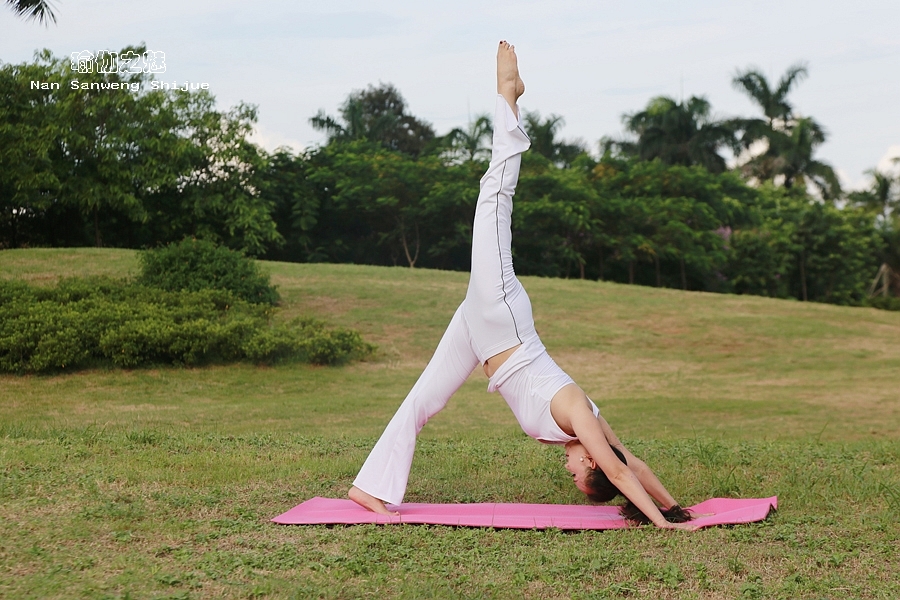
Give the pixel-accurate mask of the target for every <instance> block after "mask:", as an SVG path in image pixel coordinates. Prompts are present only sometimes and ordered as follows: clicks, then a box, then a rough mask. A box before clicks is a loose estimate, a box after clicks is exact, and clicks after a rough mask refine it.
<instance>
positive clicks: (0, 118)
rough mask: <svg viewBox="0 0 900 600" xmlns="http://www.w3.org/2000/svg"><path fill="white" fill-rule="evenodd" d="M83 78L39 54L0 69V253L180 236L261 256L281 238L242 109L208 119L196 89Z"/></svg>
mask: <svg viewBox="0 0 900 600" xmlns="http://www.w3.org/2000/svg"><path fill="white" fill-rule="evenodd" d="M145 50H146V48H145V47H144V46H129V47H126V48H124V49H123V50H122V51H121V52H120V53H119V54H126V53H132V54H134V55H140V54H141V53H142V52H144V51H145ZM86 71H91V72H76V71H73V70H72V68H71V64H70V59H69V58H68V57H66V58H57V57H55V56H53V55H52V54H51V53H50V51H49V50H45V51H43V52H42V53H40V54H39V55H38V57H37V58H36V60H35V61H34V62H33V63H25V64H19V65H10V64H2V65H0V85H2V87H3V89H4V92H5V93H4V94H3V96H2V97H0V247H3V246H10V247H18V246H21V245H56V246H63V245H68V246H80V245H89V244H90V245H95V246H100V245H113V246H125V247H141V246H152V245H156V244H157V243H159V242H169V241H174V240H178V239H181V238H183V237H184V236H185V235H188V234H190V235H203V236H204V237H210V238H213V239H217V240H219V241H222V242H223V243H226V244H228V245H229V246H232V247H235V248H240V249H243V250H246V251H248V252H251V253H261V252H262V251H263V250H264V249H265V247H266V246H267V245H277V244H278V243H280V242H281V238H280V236H279V235H278V231H277V229H276V227H275V223H274V221H273V220H272V217H271V214H270V211H271V205H270V203H269V202H268V201H266V200H264V199H261V198H260V197H259V192H258V189H259V182H258V181H257V180H256V177H257V171H258V170H259V169H260V168H261V167H262V166H263V164H264V160H263V155H262V153H261V151H260V150H259V149H258V148H257V147H256V146H255V145H253V144H251V143H250V142H249V141H248V140H247V137H248V136H249V134H250V132H251V131H252V127H253V123H254V122H255V120H256V112H255V109H254V108H253V107H251V106H247V105H244V104H240V105H238V106H237V107H235V108H234V109H232V110H230V111H224V112H223V111H218V110H216V108H215V99H214V98H213V97H212V96H211V95H210V94H209V93H208V92H207V91H206V90H194V91H183V90H163V89H148V87H149V85H148V84H149V82H150V79H152V76H151V75H148V74H144V73H124V74H123V73H119V72H112V73H100V72H99V70H98V69H86ZM32 82H37V83H38V84H42V85H44V86H46V87H44V88H43V89H37V88H35V87H34V85H33V84H32ZM91 86H94V87H91Z"/></svg>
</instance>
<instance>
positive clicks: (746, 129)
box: [732, 63, 841, 199]
mask: <svg viewBox="0 0 900 600" xmlns="http://www.w3.org/2000/svg"><path fill="white" fill-rule="evenodd" d="M807 74H808V71H807V68H806V65H805V64H803V63H797V64H795V65H792V66H791V67H789V68H788V70H787V71H786V72H785V74H784V75H783V76H782V77H781V79H780V80H779V81H778V85H777V87H775V88H774V89H773V88H772V86H770V85H769V82H768V80H767V79H766V76H765V75H763V74H762V73H760V72H759V71H758V70H755V69H748V70H746V71H744V72H738V73H737V75H735V77H734V79H733V80H732V84H733V85H734V87H736V88H737V89H738V90H740V91H742V92H744V93H745V94H747V95H748V96H749V97H750V99H751V100H753V101H754V102H756V104H757V105H759V107H760V108H761V109H762V112H763V117H764V118H762V119H735V120H734V121H732V125H733V127H734V128H735V129H736V130H740V131H741V132H742V135H741V140H740V145H741V146H742V147H743V148H744V149H745V150H748V151H749V150H750V147H751V146H752V145H753V144H755V143H757V142H761V141H764V142H765V145H766V148H765V150H764V151H762V152H761V153H758V154H756V155H754V156H751V157H750V158H749V159H747V161H745V162H744V164H743V165H741V167H740V169H741V171H742V173H743V174H744V175H745V176H746V177H750V178H753V179H757V180H759V181H766V180H773V181H774V180H775V178H776V177H778V176H782V177H784V187H786V188H791V187H793V186H794V185H799V186H801V187H805V185H806V183H812V184H813V185H814V186H815V187H817V188H818V189H819V191H820V192H821V194H822V197H823V198H825V199H834V198H837V197H838V196H840V194H841V186H840V182H839V181H838V178H837V175H836V174H835V173H834V169H833V168H832V167H831V166H830V165H828V164H826V163H823V162H821V161H818V160H816V159H814V158H813V153H814V152H815V150H816V148H818V147H819V146H821V145H822V144H823V143H824V142H825V140H826V138H827V135H826V133H825V129H824V128H823V127H822V126H821V125H819V124H818V123H816V121H815V120H813V119H812V118H811V117H805V118H801V117H799V116H797V115H796V114H795V113H794V107H793V106H791V104H790V103H789V102H788V100H787V95H788V93H789V92H790V91H791V89H792V88H793V87H794V86H795V85H796V84H797V83H799V82H800V81H801V80H803V79H804V78H805V77H806V76H807Z"/></svg>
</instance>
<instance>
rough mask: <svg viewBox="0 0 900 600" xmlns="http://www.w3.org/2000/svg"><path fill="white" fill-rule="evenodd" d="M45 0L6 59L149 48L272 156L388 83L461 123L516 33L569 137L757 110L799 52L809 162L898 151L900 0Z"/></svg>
mask: <svg viewBox="0 0 900 600" xmlns="http://www.w3.org/2000/svg"><path fill="white" fill-rule="evenodd" d="M52 1H53V5H54V7H55V13H56V15H57V23H56V24H51V25H50V26H49V27H45V26H43V25H40V24H38V23H36V22H33V21H24V20H23V19H21V18H18V17H16V16H14V15H13V13H12V11H11V10H10V9H9V8H7V7H0V61H3V62H6V63H22V62H29V61H31V60H33V55H34V52H35V51H36V50H39V49H42V48H49V49H50V50H51V51H52V52H53V53H54V54H55V55H56V56H59V57H66V56H69V55H70V54H71V53H72V52H79V51H82V50H89V51H91V52H96V51H97V50H114V51H115V50H119V49H121V48H123V47H125V46H128V45H135V44H139V43H145V44H146V45H147V48H148V49H150V50H154V51H162V52H164V53H165V56H166V60H165V62H166V72H165V73H164V74H161V75H158V76H157V78H158V79H160V80H163V81H169V82H177V83H178V85H184V83H185V82H191V83H195V84H199V83H207V84H209V89H210V91H211V92H212V93H213V95H214V96H215V97H216V99H217V102H218V105H219V107H220V108H222V109H225V108H228V107H230V106H234V105H235V104H237V103H239V102H246V103H250V104H254V105H256V106H257V107H258V110H259V121H258V123H257V129H256V132H255V134H254V140H255V141H256V142H257V143H259V144H261V145H262V146H264V147H266V148H267V149H270V150H272V149H274V148H276V147H278V146H282V145H285V146H289V147H291V148H293V149H294V150H297V151H299V150H302V149H303V148H306V147H309V146H312V145H316V144H320V143H322V142H323V141H324V137H323V135H322V134H321V133H319V132H317V131H315V130H313V129H312V127H311V126H310V124H309V118H310V117H312V116H313V115H315V114H316V113H317V112H318V111H319V110H322V109H324V110H325V112H327V113H328V114H332V115H336V114H337V113H338V109H339V107H340V105H341V103H342V102H343V101H344V100H345V99H346V97H347V95H348V94H349V93H350V92H352V91H354V90H359V89H363V88H365V87H367V86H368V85H371V84H375V85H377V84H378V83H392V84H394V85H395V86H396V87H397V88H398V89H399V90H400V92H401V93H402V94H403V96H404V98H405V99H406V101H407V106H408V109H409V112H410V113H412V114H413V115H415V116H416V117H418V118H419V119H423V120H425V121H428V122H430V123H432V124H433V125H434V127H435V129H436V131H437V133H438V134H443V133H446V132H448V131H449V130H450V129H452V128H453V127H457V126H464V125H465V124H466V123H467V121H468V120H469V119H470V118H472V117H473V116H474V115H477V114H478V113H481V112H487V111H489V110H491V108H492V106H493V98H494V93H495V90H496V87H495V80H494V62H493V61H494V54H495V51H496V44H497V42H498V41H499V40H500V39H507V40H509V41H511V42H512V43H513V44H515V46H516V51H517V54H518V56H519V66H520V70H521V73H522V77H523V79H524V80H525V84H526V93H525V96H524V97H523V98H522V99H521V100H520V105H521V106H522V108H524V109H525V110H533V111H538V112H540V113H541V114H542V115H545V116H546V115H549V114H556V115H561V116H563V117H564V119H565V127H564V128H563V129H562V132H561V135H562V137H563V138H566V139H570V140H574V139H580V140H582V141H583V142H585V143H587V144H588V146H589V147H591V148H592V149H594V150H595V151H596V149H597V147H598V146H597V143H598V141H599V140H600V138H601V137H603V136H612V137H621V136H622V133H623V132H622V115H623V114H625V113H630V112H636V111H639V110H641V109H642V108H644V107H645V106H646V104H647V102H648V101H649V100H650V99H651V98H653V97H655V96H659V95H667V96H670V97H672V98H675V99H676V100H680V99H684V98H688V97H690V96H692V95H697V96H705V97H706V98H707V100H709V101H710V103H711V104H712V107H713V111H714V113H715V116H717V117H720V118H725V117H733V116H758V115H759V109H758V108H757V107H756V106H755V105H754V104H752V102H751V101H750V100H749V99H748V98H747V97H746V96H744V95H742V94H741V93H740V92H739V91H737V90H736V89H734V87H733V86H732V84H731V80H732V78H733V77H734V75H735V73H736V72H737V71H738V70H740V69H747V68H749V67H754V68H757V69H760V70H761V71H762V72H763V73H765V74H766V76H767V77H768V78H769V80H770V81H771V82H773V83H774V82H775V81H777V80H778V79H779V78H780V77H781V75H782V74H783V73H784V72H785V70H786V69H787V68H788V67H790V66H791V65H793V64H796V63H797V62H798V61H803V62H805V63H806V64H807V66H808V69H809V77H808V78H807V79H806V80H805V81H803V82H802V83H800V84H799V85H798V86H797V87H796V88H795V89H794V91H793V92H792V93H791V95H790V99H791V101H792V103H793V104H794V107H795V109H796V111H797V112H798V113H799V114H800V115H802V116H812V117H814V118H815V119H816V120H817V121H818V122H819V123H820V124H822V125H823V126H824V127H825V129H826V131H827V133H828V141H827V142H826V143H825V144H824V145H822V146H821V148H820V149H819V151H818V154H817V158H819V159H820V160H823V161H825V162H827V163H829V164H831V165H832V166H833V167H835V169H836V170H837V172H838V174H839V175H840V177H841V178H842V181H843V183H844V185H845V187H847V188H850V189H853V188H860V187H864V186H865V185H866V184H867V182H868V176H867V175H866V174H865V171H866V170H868V169H872V168H874V167H876V166H877V167H880V168H882V169H887V168H889V167H890V166H891V165H892V163H891V161H890V159H891V158H892V157H900V35H898V32H900V2H898V1H897V0H871V1H869V0H855V1H854V2H847V1H841V2H837V1H835V0H815V1H814V0H789V1H785V0H779V1H773V0H753V1H752V2H751V1H746V0H731V1H729V2H721V1H719V2H713V1H709V0H706V1H704V0H682V1H679V2H676V1H641V0H631V1H628V2H626V1H603V0H593V1H562V0H556V1H553V2H550V1H544V2H536V1H529V0H522V1H519V2H506V1H502V0H500V1H497V2H483V1H470V0H456V1H454V2H440V3H437V2H428V1H423V0H416V1H414V0H392V1H382V2H378V1H370V2H359V1H355V2H354V1H346V0H329V2H328V3H325V2H322V1H319V2H307V1H302V0H301V1H296V0H294V1H288V0H256V1H254V2H246V1H244V2H236V1H233V0H191V1H190V2H188V1H186V0H181V1H175V0H153V1H152V2H134V1H129V2H126V1H124V0H82V1H78V0H52ZM4 4H5V3H4Z"/></svg>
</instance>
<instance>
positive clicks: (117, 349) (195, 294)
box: [0, 278, 374, 373]
mask: <svg viewBox="0 0 900 600" xmlns="http://www.w3.org/2000/svg"><path fill="white" fill-rule="evenodd" d="M273 314H274V309H273V308H272V307H270V306H266V305H258V304H251V303H249V302H246V301H245V300H241V299H239V298H236V297H235V295H234V294H233V293H232V292H229V291H224V290H210V289H206V290H198V291H169V290H163V289H159V288H153V287H149V286H146V285H140V284H135V283H129V282H126V281H119V280H113V279H108V278H90V279H83V278H74V279H68V280H63V281H61V282H60V283H59V284H58V285H57V286H56V287H54V288H37V287H32V286H29V285H27V284H25V283H22V282H15V281H0V371H4V372H15V373H41V372H49V371H59V370H74V369H79V368H85V367H93V366H103V365H112V366H117V367H127V368H131V367H138V366H144V365H151V364H175V365H197V364H206V363H213V362H228V361H235V360H251V361H255V362H259V363H271V362H275V361H280V360H288V359H290V360H299V361H304V362H310V363H313V364H322V365H333V364H338V363H341V362H344V361H347V360H349V359H351V358H354V357H362V356H365V355H367V354H370V353H371V352H372V351H373V350H374V347H373V346H372V345H370V344H368V343H366V342H364V341H363V340H362V338H361V337H360V335H359V333H358V332H356V331H353V330H348V329H330V328H328V327H326V326H325V324H324V323H322V322H319V321H316V320H314V319H297V320H294V321H291V322H289V323H276V322H274V321H273V318H272V317H273Z"/></svg>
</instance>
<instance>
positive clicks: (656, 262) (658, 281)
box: [653, 254, 662, 287]
mask: <svg viewBox="0 0 900 600" xmlns="http://www.w3.org/2000/svg"><path fill="white" fill-rule="evenodd" d="M653 263H654V266H655V267H656V287H662V279H660V277H659V254H654V255H653Z"/></svg>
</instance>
